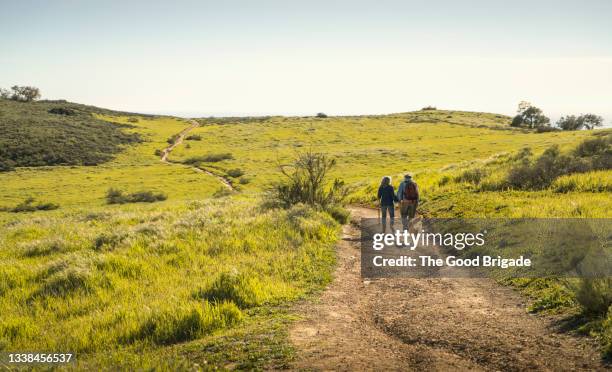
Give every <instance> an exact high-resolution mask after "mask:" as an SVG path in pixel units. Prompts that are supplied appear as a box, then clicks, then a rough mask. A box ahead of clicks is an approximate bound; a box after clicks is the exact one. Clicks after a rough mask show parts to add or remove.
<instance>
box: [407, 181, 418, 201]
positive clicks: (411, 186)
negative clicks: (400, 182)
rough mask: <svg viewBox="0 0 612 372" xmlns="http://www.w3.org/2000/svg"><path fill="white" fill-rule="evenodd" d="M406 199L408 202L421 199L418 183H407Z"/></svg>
mask: <svg viewBox="0 0 612 372" xmlns="http://www.w3.org/2000/svg"><path fill="white" fill-rule="evenodd" d="M404 199H406V200H418V199H419V192H418V191H417V186H416V183H414V182H406V186H405V187H404Z"/></svg>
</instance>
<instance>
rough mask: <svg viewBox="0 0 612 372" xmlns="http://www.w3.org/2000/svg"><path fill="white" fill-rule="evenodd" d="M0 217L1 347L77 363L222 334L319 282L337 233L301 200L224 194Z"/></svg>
mask: <svg viewBox="0 0 612 372" xmlns="http://www.w3.org/2000/svg"><path fill="white" fill-rule="evenodd" d="M0 223H2V226H3V228H2V234H1V235H0V244H1V246H2V247H3V249H2V250H0V260H1V261H2V262H3V263H5V264H6V265H3V266H2V267H1V268H0V279H1V280H0V283H1V284H0V313H2V315H3V316H2V318H1V319H0V349H3V350H73V351H75V352H77V353H80V355H82V359H83V361H82V362H83V363H85V364H87V363H90V362H91V361H92V360H94V361H95V360H98V361H99V362H100V363H103V362H104V358H103V357H102V356H103V355H105V354H106V353H107V352H114V353H119V354H121V353H122V352H125V350H129V353H133V352H135V351H136V350H145V351H146V350H154V349H156V348H160V347H165V346H166V345H173V344H176V343H180V342H185V341H191V340H195V339H199V338H202V337H205V336H208V335H213V334H216V333H217V332H223V331H224V330H227V329H231V328H233V327H235V326H236V325H238V324H241V322H243V321H245V319H248V318H249V317H250V316H251V314H256V313H257V312H258V311H259V312H261V311H264V310H262V308H269V309H271V308H272V307H274V306H277V305H280V304H283V303H285V302H287V301H292V300H295V299H297V298H300V297H303V296H304V295H306V294H308V293H310V292H312V291H314V290H316V289H319V288H321V287H322V286H323V285H325V284H326V283H327V282H329V280H330V279H331V269H332V265H333V262H334V254H333V250H332V247H333V245H334V243H335V241H336V239H337V235H338V225H337V224H336V222H334V220H333V219H332V218H331V217H330V216H328V215H327V214H323V213H319V212H315V211H312V210H310V209H308V208H306V207H301V206H296V207H295V208H293V209H291V210H288V211H280V210H276V211H269V212H264V211H261V210H260V209H259V207H258V206H257V204H256V203H253V202H248V201H241V202H238V201H230V200H227V199H224V200H217V201H208V202H195V203H188V204H181V203H175V205H173V206H172V207H169V206H167V207H160V206H149V205H139V206H135V207H132V208H122V209H115V210H109V209H107V208H99V209H96V210H90V211H81V212H71V213H68V214H62V213H60V212H53V213H52V214H47V215H45V216H39V217H36V218H30V219H21V218H16V217H13V216H11V215H5V216H4V218H3V219H2V220H1V222H0ZM265 311H268V310H265ZM122 350H123V351H122ZM117 363H118V365H117V366H119V365H121V364H122V363H121V362H120V361H117ZM106 367H110V366H109V365H106Z"/></svg>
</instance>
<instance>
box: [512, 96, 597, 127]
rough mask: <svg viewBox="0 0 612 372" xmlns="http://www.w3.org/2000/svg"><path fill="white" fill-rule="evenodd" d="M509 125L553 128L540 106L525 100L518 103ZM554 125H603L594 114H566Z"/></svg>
mask: <svg viewBox="0 0 612 372" xmlns="http://www.w3.org/2000/svg"><path fill="white" fill-rule="evenodd" d="M510 125H511V126H513V127H524V128H529V129H538V130H542V129H546V128H548V129H552V130H554V129H555V127H552V126H551V125H550V119H549V118H548V117H547V116H546V115H544V113H543V112H542V110H541V109H540V108H538V107H535V106H533V105H532V104H531V103H529V102H526V101H522V102H521V103H519V105H518V110H517V115H516V116H515V117H514V118H513V119H512V123H511V124H510ZM555 125H556V128H558V129H561V130H580V129H594V128H596V127H601V126H602V125H603V118H602V117H601V116H598V115H595V114H583V115H578V116H576V115H568V116H563V117H561V119H559V120H558V121H557V122H556V123H555Z"/></svg>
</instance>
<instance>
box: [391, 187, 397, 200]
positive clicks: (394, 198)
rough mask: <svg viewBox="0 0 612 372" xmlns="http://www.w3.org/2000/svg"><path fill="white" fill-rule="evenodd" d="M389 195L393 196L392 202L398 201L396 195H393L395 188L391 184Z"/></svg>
mask: <svg viewBox="0 0 612 372" xmlns="http://www.w3.org/2000/svg"><path fill="white" fill-rule="evenodd" d="M391 196H393V201H394V202H396V203H397V202H399V199H398V198H397V195H395V189H394V188H393V186H391Z"/></svg>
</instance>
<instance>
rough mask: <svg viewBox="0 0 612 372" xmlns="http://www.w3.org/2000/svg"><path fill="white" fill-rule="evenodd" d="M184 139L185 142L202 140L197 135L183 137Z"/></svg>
mask: <svg viewBox="0 0 612 372" xmlns="http://www.w3.org/2000/svg"><path fill="white" fill-rule="evenodd" d="M185 139H186V140H187V141H201V140H202V136H200V135H199V134H192V135H190V136H187V137H185Z"/></svg>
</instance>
